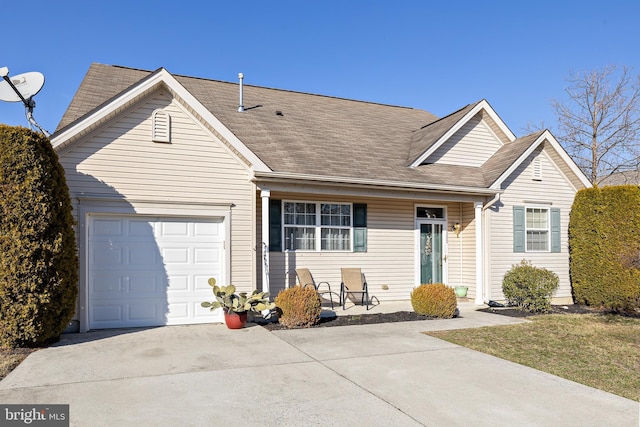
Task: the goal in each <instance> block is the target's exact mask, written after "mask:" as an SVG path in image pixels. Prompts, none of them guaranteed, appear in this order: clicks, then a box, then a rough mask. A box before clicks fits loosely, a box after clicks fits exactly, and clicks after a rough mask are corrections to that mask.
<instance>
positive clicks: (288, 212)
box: [282, 201, 353, 251]
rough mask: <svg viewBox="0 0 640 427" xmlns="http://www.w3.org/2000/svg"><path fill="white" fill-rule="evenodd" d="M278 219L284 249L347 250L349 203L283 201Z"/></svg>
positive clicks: (349, 222) (349, 235)
mask: <svg viewBox="0 0 640 427" xmlns="http://www.w3.org/2000/svg"><path fill="white" fill-rule="evenodd" d="M282 216H283V218H282V219H283V221H282V222H283V231H284V249H285V250H308V251H351V248H352V236H353V233H352V230H353V217H352V205H351V204H349V203H317V202H315V203H313V202H312V203H309V202H288V201H285V202H284V203H283V214H282Z"/></svg>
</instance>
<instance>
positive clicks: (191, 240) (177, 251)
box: [87, 215, 225, 329]
mask: <svg viewBox="0 0 640 427" xmlns="http://www.w3.org/2000/svg"><path fill="white" fill-rule="evenodd" d="M88 223H89V231H88V239H89V242H88V243H89V245H88V247H89V254H88V255H89V256H88V266H87V269H88V282H89V283H88V285H89V295H88V296H89V307H88V316H89V328H90V329H100V328H120V327H130V326H158V325H178V324H189V323H207V322H214V321H216V322H217V321H222V317H221V313H219V311H220V310H218V312H213V313H212V312H211V311H209V310H208V309H204V308H202V307H200V303H201V302H202V301H211V300H212V299H213V294H212V292H211V287H210V286H209V285H208V284H207V280H208V279H209V278H210V277H216V279H218V280H219V281H220V280H222V281H224V280H225V279H224V265H225V262H224V260H225V251H224V229H225V228H224V223H223V219H222V218H220V219H213V218H210V219H199V218H158V217H147V216H140V215H132V216H110V215H90V216H89V218H88ZM219 283H220V282H219Z"/></svg>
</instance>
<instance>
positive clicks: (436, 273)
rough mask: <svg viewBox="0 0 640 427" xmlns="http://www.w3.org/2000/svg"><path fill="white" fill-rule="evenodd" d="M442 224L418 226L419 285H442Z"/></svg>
mask: <svg viewBox="0 0 640 427" xmlns="http://www.w3.org/2000/svg"><path fill="white" fill-rule="evenodd" d="M442 237H443V236H442V224H438V223H422V224H420V283H442V279H443V278H442V264H443V262H442V261H443V255H444V254H443V245H442Z"/></svg>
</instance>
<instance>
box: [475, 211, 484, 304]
mask: <svg viewBox="0 0 640 427" xmlns="http://www.w3.org/2000/svg"><path fill="white" fill-rule="evenodd" d="M473 207H474V211H475V220H476V221H475V222H476V299H475V301H474V302H475V304H476V305H482V304H484V299H483V292H484V283H483V282H484V258H483V257H484V254H483V252H484V251H483V248H484V242H483V241H482V228H483V224H482V202H474V203H473Z"/></svg>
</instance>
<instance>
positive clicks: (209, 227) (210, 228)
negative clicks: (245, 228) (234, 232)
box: [194, 222, 222, 239]
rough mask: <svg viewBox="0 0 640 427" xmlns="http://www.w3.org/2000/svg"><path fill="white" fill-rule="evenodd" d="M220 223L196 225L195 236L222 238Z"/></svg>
mask: <svg viewBox="0 0 640 427" xmlns="http://www.w3.org/2000/svg"><path fill="white" fill-rule="evenodd" d="M219 224H220V223H219V222H211V223H207V224H194V235H195V236H206V237H217V238H218V239H220V238H221V231H222V227H219Z"/></svg>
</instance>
